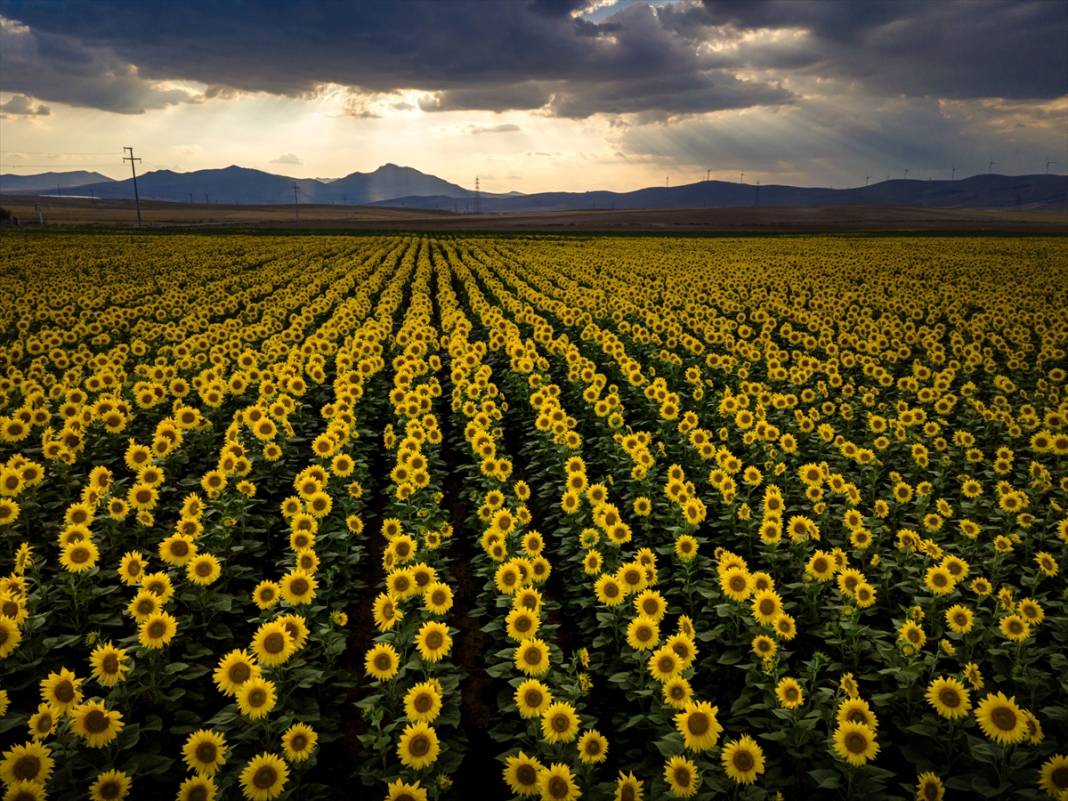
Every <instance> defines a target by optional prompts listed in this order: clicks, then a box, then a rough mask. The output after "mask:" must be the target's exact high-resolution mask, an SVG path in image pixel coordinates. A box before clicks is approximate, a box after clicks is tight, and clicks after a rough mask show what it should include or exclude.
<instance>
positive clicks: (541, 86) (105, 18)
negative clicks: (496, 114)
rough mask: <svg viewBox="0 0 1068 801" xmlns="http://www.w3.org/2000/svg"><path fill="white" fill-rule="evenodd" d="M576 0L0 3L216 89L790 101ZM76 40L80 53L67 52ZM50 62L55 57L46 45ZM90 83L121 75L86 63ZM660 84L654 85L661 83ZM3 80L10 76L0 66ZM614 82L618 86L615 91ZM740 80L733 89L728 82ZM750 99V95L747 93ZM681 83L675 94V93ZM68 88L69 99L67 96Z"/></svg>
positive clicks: (45, 93) (619, 104)
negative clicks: (585, 12) (589, 12)
mask: <svg viewBox="0 0 1068 801" xmlns="http://www.w3.org/2000/svg"><path fill="white" fill-rule="evenodd" d="M584 5H585V4H584V3H582V2H576V1H574V0H531V2H521V1H519V0H508V1H505V2H486V1H485V0H451V2H438V1H437V0H429V1H426V0H417V1H416V2H413V3H403V4H402V3H373V4H370V3H352V4H344V5H342V4H336V3H323V4H319V5H312V4H308V3H300V4H292V3H288V4H284V5H283V4H279V3H218V2H214V0H212V1H211V2H208V0H193V2H187V3H180V4H177V3H148V2H140V3H134V2H121V0H97V1H96V2H92V3H85V2H62V3H60V2H49V1H48V0H44V1H43V2H42V1H35V2H21V1H20V0H0V15H3V16H4V17H7V18H8V19H15V20H19V21H20V22H22V23H25V24H26V25H28V26H29V28H30V29H31V31H32V33H31V35H32V37H33V38H34V39H35V40H36V41H37V42H38V43H40V42H42V41H44V40H47V42H48V45H47V46H48V50H49V53H56V54H57V55H56V56H55V58H56V60H57V61H59V62H62V63H68V64H69V63H71V62H72V60H73V59H74V58H76V57H78V56H81V57H82V58H85V59H89V58H90V56H91V54H92V53H93V52H95V51H96V50H98V51H100V52H107V53H110V54H113V56H114V58H115V59H116V60H117V61H122V62H124V63H127V64H136V65H137V68H138V71H139V74H140V76H141V77H143V78H147V79H190V80H196V81H200V82H203V83H205V84H208V85H210V86H212V87H231V88H234V89H239V90H246V91H266V92H272V93H276V94H287V95H301V94H304V93H308V92H311V91H313V90H314V88H315V87H316V86H317V85H319V84H321V83H327V82H329V83H339V84H344V85H347V86H351V87H356V88H359V89H360V90H363V91H366V92H388V91H393V90H396V89H402V88H414V89H422V90H424V91H426V92H428V93H431V94H432V95H433V97H432V98H430V99H428V100H427V101H425V102H424V103H423V107H424V109H427V110H451V109H492V110H505V109H509V108H526V109H530V108H539V107H542V106H545V105H546V104H548V103H549V102H550V100H551V99H552V98H553V97H554V96H558V97H559V100H557V101H556V102H555V103H554V104H553V105H552V106H551V108H555V109H558V110H560V111H561V112H562V113H566V114H567V115H568V116H574V117H583V116H588V115H590V114H594V113H597V112H608V113H625V112H629V111H633V110H635V109H638V110H643V109H642V108H640V107H642V106H646V105H647V104H646V103H644V102H642V101H641V100H640V99H639V100H635V99H634V98H631V97H628V96H627V93H626V91H624V90H623V88H622V87H624V86H625V85H626V84H627V83H628V82H634V84H635V86H636V87H638V92H637V93H636V97H637V98H643V97H644V98H648V99H651V98H653V97H655V98H656V99H655V102H654V103H652V106H651V108H653V109H669V110H673V111H675V110H677V111H714V110H717V109H721V108H736V107H739V106H745V105H753V104H759V103H765V102H769V101H770V102H779V101H781V100H783V99H787V98H788V94H787V93H786V92H785V91H783V90H782V89H780V88H778V87H775V86H771V85H764V84H761V83H759V82H751V83H744V84H738V83H737V81H735V80H734V79H733V74H732V70H731V68H730V67H729V65H724V66H723V68H722V69H721V68H718V67H714V66H713V65H712V64H711V63H710V59H709V57H708V56H702V55H700V54H699V53H698V48H697V47H696V45H695V44H694V42H693V41H692V40H689V39H687V38H686V37H685V36H682V35H680V34H679V33H677V32H675V31H672V30H669V29H667V28H665V27H664V26H663V25H662V24H661V23H660V22H659V19H658V17H657V14H656V13H655V12H654V11H653V10H651V9H650V8H648V7H647V6H645V5H644V4H636V5H633V6H630V7H627V8H624V9H622V10H621V11H618V12H617V13H615V14H612V15H611V16H609V17H608V18H607V19H606V20H604V21H603V23H601V24H595V23H592V22H590V21H588V20H585V19H581V18H575V17H573V16H572V13H573V12H575V11H577V10H580V9H581V8H582V7H583V6H584ZM63 48H66V49H67V50H68V51H69V52H68V53H66V54H62V55H60V54H59V51H60V50H62V49H63ZM90 48H93V49H95V50H90ZM37 53H38V56H39V58H40V59H41V60H45V59H47V58H51V57H52V56H51V55H46V54H45V53H44V52H43V51H42V46H41V45H40V44H38V45H37ZM84 72H85V74H86V75H89V76H93V80H97V79H99V78H100V77H101V74H102V73H103V74H109V75H111V74H114V72H115V70H114V69H113V68H112V69H108V68H105V65H99V66H98V65H95V64H94V63H93V62H92V61H91V60H87V61H86V64H85V66H84ZM18 77H19V80H20V82H21V83H24V84H27V85H26V86H25V87H24V86H21V85H20V86H14V85H12V86H10V88H11V89H12V90H19V91H26V92H27V93H32V94H34V95H35V96H39V97H42V98H45V99H56V100H63V101H64V102H75V103H76V104H80V105H91V106H100V107H103V108H109V109H112V110H120V109H118V108H116V107H117V106H123V108H122V109H121V110H126V109H125V106H135V105H138V104H142V105H143V106H144V107H152V106H154V105H158V104H159V101H158V100H157V101H156V102H149V103H146V102H145V100H144V98H143V92H144V87H142V86H140V85H126V86H124V87H122V88H123V89H124V90H125V91H127V92H128V93H129V94H130V97H129V100H128V101H127V102H126V103H125V104H121V103H118V102H116V101H115V100H110V101H109V102H107V103H104V104H101V103H100V99H99V98H98V97H96V96H95V95H94V94H92V93H88V96H87V97H85V98H84V99H83V100H82V102H80V103H78V98H77V97H75V95H76V94H77V88H78V87H77V86H70V85H67V86H61V85H60V84H61V83H63V81H62V80H61V79H60V78H59V76H54V77H55V78H56V80H55V85H49V84H48V81H43V80H40V81H36V82H34V83H33V85H32V87H31V86H29V85H28V84H29V83H30V82H29V80H28V76H27V75H26V74H25V72H20V75H19V76H18ZM657 80H661V81H662V84H663V86H662V88H661V89H660V91H659V92H654V91H652V90H651V88H650V86H649V85H650V84H652V83H655V82H656V81H657ZM0 81H2V82H3V85H4V88H8V84H9V83H11V81H9V78H8V76H7V75H3V76H2V77H0ZM605 82H607V88H605ZM727 87H729V89H728V88H727ZM747 91H750V92H751V96H750V98H749V99H748V100H747V99H746V97H745V95H746V92H747ZM673 93H677V94H676V95H675V96H673ZM60 95H62V97H60Z"/></svg>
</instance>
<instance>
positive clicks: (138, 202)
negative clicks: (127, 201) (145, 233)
mask: <svg viewBox="0 0 1068 801" xmlns="http://www.w3.org/2000/svg"><path fill="white" fill-rule="evenodd" d="M123 150H128V151H130V155H129V156H123V157H122V160H123V161H128V162H130V172H131V173H133V185H134V203H135V204H136V205H137V227H138V228H140V227H141V195H139V194H138V192H137V166H136V165H135V163H134V162H137V161H140V160H141V159H139V158H134V152H133V148H132V147H124V148H123Z"/></svg>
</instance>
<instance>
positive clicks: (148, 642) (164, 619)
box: [137, 612, 178, 649]
mask: <svg viewBox="0 0 1068 801" xmlns="http://www.w3.org/2000/svg"><path fill="white" fill-rule="evenodd" d="M177 632H178V621H177V620H176V619H175V618H174V615H172V614H171V613H170V612H153V613H152V614H151V615H149V616H148V617H147V618H145V619H144V620H143V621H142V622H141V626H140V628H139V630H138V633H137V636H138V641H139V642H140V643H141V645H143V646H144V647H145V648H152V649H157V648H162V647H163V646H165V645H167V644H168V643H170V641H171V640H172V639H174V635H175V634H176V633H177Z"/></svg>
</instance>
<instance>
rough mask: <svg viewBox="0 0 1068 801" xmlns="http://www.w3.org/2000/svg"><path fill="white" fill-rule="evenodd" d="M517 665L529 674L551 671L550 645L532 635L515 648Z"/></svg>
mask: <svg viewBox="0 0 1068 801" xmlns="http://www.w3.org/2000/svg"><path fill="white" fill-rule="evenodd" d="M515 666H516V667H517V668H518V669H519V670H521V671H522V672H523V673H525V674H526V675H528V676H543V675H545V674H546V673H548V672H549V646H547V645H546V644H545V643H544V642H543V641H541V640H539V639H538V638H537V637H532V638H530V639H529V640H527V641H526V642H524V643H522V644H521V645H520V646H519V647H518V648H516V649H515Z"/></svg>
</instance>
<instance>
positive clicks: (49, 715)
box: [27, 703, 60, 740]
mask: <svg viewBox="0 0 1068 801" xmlns="http://www.w3.org/2000/svg"><path fill="white" fill-rule="evenodd" d="M59 718H60V712H59V711H58V710H57V709H56V708H55V707H53V706H52V705H51V704H45V703H41V704H40V705H38V707H37V711H36V712H34V713H33V714H32V715H30V720H29V722H28V724H27V725H28V727H29V730H30V737H32V738H33V739H35V740H44V739H47V738H48V737H50V736H51V735H52V734H53V733H54V732H55V730H56V724H57V723H59Z"/></svg>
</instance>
